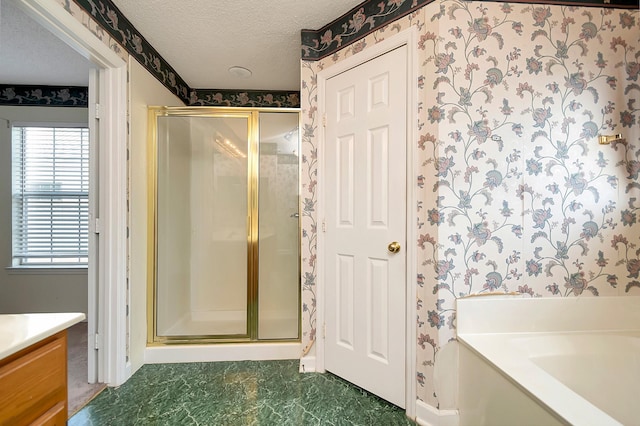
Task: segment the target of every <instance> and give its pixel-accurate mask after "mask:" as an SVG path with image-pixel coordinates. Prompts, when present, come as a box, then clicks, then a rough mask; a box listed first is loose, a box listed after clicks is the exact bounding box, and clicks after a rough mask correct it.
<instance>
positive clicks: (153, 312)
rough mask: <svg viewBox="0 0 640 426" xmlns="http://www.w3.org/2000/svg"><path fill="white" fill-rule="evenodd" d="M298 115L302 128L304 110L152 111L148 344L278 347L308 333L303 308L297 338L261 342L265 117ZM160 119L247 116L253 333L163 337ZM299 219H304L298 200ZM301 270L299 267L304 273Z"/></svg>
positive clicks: (250, 329)
mask: <svg viewBox="0 0 640 426" xmlns="http://www.w3.org/2000/svg"><path fill="white" fill-rule="evenodd" d="M278 112H280V113H297V114H298V129H300V109H299V108H244V107H241V108H231V107H229V108H224V107H198V106H195V107H165V106H149V107H148V132H147V135H148V141H147V172H148V173H147V181H148V190H147V196H148V199H147V209H148V214H147V230H148V234H147V242H148V243H147V345H148V346H157V345H167V344H184V343H238V342H241V343H247V342H251V343H273V342H292V341H293V342H299V341H300V336H301V332H302V324H301V315H300V309H298V318H297V326H298V327H297V328H298V333H297V337H295V338H286V339H259V338H258V307H259V305H258V281H259V279H258V278H259V227H258V219H259V214H258V213H259V202H260V200H259V199H260V197H259V195H260V192H259V189H260V188H259V178H260V164H259V158H260V152H259V147H260V141H259V138H260V113H278ZM159 117H212V118H214V117H215V118H246V119H247V126H248V129H247V134H248V136H249V141H248V161H247V169H248V183H249V184H248V188H247V206H248V208H247V210H248V212H247V333H246V334H225V335H182V336H159V335H158V334H157V306H156V297H157V241H158V229H157V225H158V208H157V200H158V198H157V197H158V118H159ZM297 146H298V152H300V131H299V130H298V141H297ZM300 166H301V165H300V161H298V188H297V190H298V194H300V181H301V180H300V173H301V170H300ZM297 213H298V217H299V218H301V217H302V212H301V211H300V203H299V202H298V212H297ZM301 222H302V221H301V220H298V268H300V263H301V258H300V255H301V254H300V241H301V232H302V231H301ZM298 271H299V269H298ZM297 284H298V285H297V289H298V294H297V300H298V307H299V306H300V301H301V282H300V274H299V273H298V283H297Z"/></svg>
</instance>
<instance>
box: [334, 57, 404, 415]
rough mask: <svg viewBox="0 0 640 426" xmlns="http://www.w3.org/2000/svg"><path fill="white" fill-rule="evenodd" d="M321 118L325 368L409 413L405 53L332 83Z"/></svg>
mask: <svg viewBox="0 0 640 426" xmlns="http://www.w3.org/2000/svg"><path fill="white" fill-rule="evenodd" d="M325 110H326V124H325V157H324V158H325V169H324V179H325V189H324V194H325V203H326V204H325V207H326V211H325V215H326V216H325V235H324V237H325V240H324V241H325V253H324V255H325V259H326V261H325V271H324V272H325V275H324V277H325V289H326V290H325V298H326V299H325V300H326V301H325V322H326V329H325V354H324V355H325V368H326V369H327V370H328V371H331V372H332V373H334V374H336V375H338V376H340V377H342V378H344V379H346V380H348V381H350V382H352V383H354V384H356V385H358V386H360V387H362V388H364V389H367V390H369V391H370V392H372V393H374V394H376V395H378V396H380V397H381V398H384V399H386V400H388V401H390V402H392V403H394V404H396V405H398V406H400V407H404V406H405V351H406V342H405V340H406V334H405V324H406V314H405V312H406V305H405V304H406V297H405V292H406V277H405V274H406V266H405V262H406V256H405V250H404V249H405V235H406V135H407V120H406V114H407V47H406V46H402V47H398V48H396V49H395V50H392V51H390V52H388V53H385V54H383V55H381V56H378V57H376V58H374V59H372V60H370V61H368V62H365V63H363V64H361V65H358V66H357V67H355V68H351V69H350V70H348V71H346V72H344V73H341V74H338V75H337V76H335V77H332V78H330V79H328V80H327V82H326V90H325ZM393 242H396V243H398V245H399V246H400V249H399V251H397V252H395V253H394V252H392V250H393V249H394V247H393V245H391V244H392V243H393Z"/></svg>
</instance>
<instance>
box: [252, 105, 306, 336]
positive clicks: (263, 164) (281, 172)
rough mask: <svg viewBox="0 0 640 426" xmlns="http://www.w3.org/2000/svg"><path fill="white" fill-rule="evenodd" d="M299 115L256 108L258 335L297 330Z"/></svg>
mask: <svg viewBox="0 0 640 426" xmlns="http://www.w3.org/2000/svg"><path fill="white" fill-rule="evenodd" d="M298 120H299V115H298V113H297V112H293V113H265V112H263V113H260V126H259V127H260V138H259V139H260V161H259V163H260V169H259V170H260V172H259V174H260V182H259V204H258V205H259V212H260V215H259V228H258V229H259V232H258V242H259V244H258V247H259V274H258V283H259V285H258V338H259V339H261V340H264V339H295V338H297V337H298V333H299V330H298V329H299V321H298V311H299V310H300V300H299V291H298V289H299V287H300V269H299V265H300V256H299V247H300V239H299V229H300V227H299V217H300V215H299V211H298V210H299V205H298V199H299V194H298V175H299V172H298V168H299V166H298V164H299V161H298V155H299V142H298Z"/></svg>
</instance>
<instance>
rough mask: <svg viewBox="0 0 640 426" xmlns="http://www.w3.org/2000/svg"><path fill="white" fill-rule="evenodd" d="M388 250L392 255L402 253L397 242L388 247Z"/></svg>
mask: <svg viewBox="0 0 640 426" xmlns="http://www.w3.org/2000/svg"><path fill="white" fill-rule="evenodd" d="M387 249H388V250H389V251H390V252H391V253H397V252H399V251H400V244H398V242H397V241H394V242H392V243H391V244H389V246H388V247H387Z"/></svg>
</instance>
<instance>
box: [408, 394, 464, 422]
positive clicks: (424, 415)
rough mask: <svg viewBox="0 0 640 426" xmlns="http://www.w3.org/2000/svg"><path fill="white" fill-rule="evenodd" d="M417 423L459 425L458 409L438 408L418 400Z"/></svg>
mask: <svg viewBox="0 0 640 426" xmlns="http://www.w3.org/2000/svg"><path fill="white" fill-rule="evenodd" d="M416 423H418V424H419V425H420V426H458V424H459V423H460V418H459V416H458V410H438V409H437V408H434V407H432V406H431V405H429V404H427V403H425V402H423V401H420V400H418V401H416Z"/></svg>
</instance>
